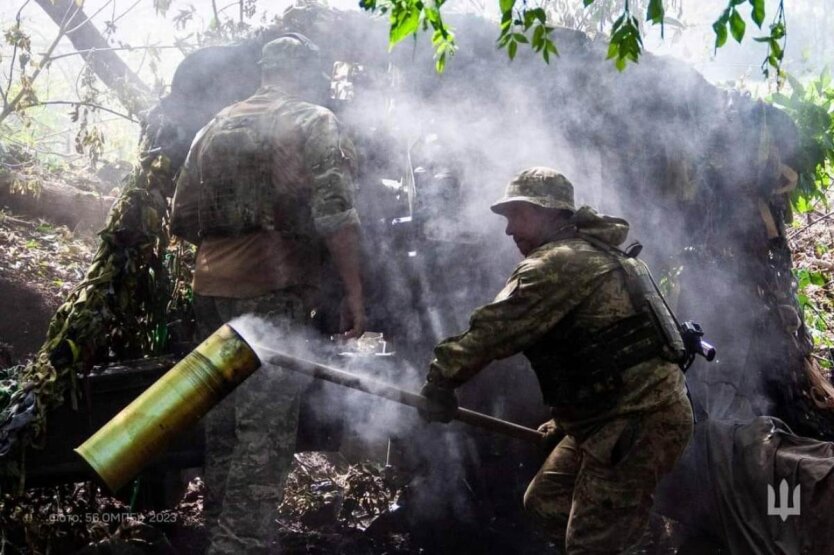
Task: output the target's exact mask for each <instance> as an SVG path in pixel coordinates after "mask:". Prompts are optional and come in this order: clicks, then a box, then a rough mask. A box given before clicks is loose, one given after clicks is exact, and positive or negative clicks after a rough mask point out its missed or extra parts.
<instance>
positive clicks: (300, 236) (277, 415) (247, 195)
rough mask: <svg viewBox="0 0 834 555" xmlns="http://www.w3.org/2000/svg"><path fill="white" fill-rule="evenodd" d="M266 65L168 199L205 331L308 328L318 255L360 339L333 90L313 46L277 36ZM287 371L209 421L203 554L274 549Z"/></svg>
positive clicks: (292, 426)
mask: <svg viewBox="0 0 834 555" xmlns="http://www.w3.org/2000/svg"><path fill="white" fill-rule="evenodd" d="M260 64H261V74H262V75H261V88H260V89H258V91H256V92H255V94H254V95H253V96H251V97H249V98H248V99H246V100H243V101H242V102H239V103H237V104H234V105H232V106H230V107H228V108H226V109H224V110H223V111H221V112H220V113H219V114H217V116H216V117H215V118H214V119H213V120H212V121H211V122H209V124H208V125H207V126H206V127H205V128H203V130H202V131H200V133H198V135H197V137H196V138H195V140H194V143H193V145H192V146H191V150H190V152H189V155H188V158H187V160H186V162H185V166H184V169H183V171H182V174H181V176H180V178H179V181H178V183H177V190H176V194H175V196H174V201H173V210H172V217H171V220H172V223H171V227H172V230H173V232H174V233H175V234H177V235H179V236H180V237H183V238H184V239H186V240H188V241H190V242H192V243H195V244H197V245H198V250H197V262H196V268H195V272H194V283H193V289H194V311H195V313H196V316H197V325H198V329H199V333H200V335H201V336H202V337H207V336H208V335H209V334H211V333H212V332H213V331H214V330H215V329H216V328H218V327H219V326H221V325H222V324H223V323H224V322H227V321H229V320H231V319H232V318H234V317H236V316H239V315H242V314H247V313H254V314H257V315H260V316H262V317H265V318H267V319H268V320H270V321H271V322H273V323H275V324H276V325H278V326H279V327H281V328H282V329H283V330H285V331H289V330H290V329H292V328H296V329H299V328H303V327H304V325H305V324H306V323H308V321H309V319H310V314H311V311H312V310H313V308H314V307H315V303H316V302H317V299H316V297H317V294H318V289H319V283H318V281H319V280H318V276H319V273H320V271H321V265H322V256H323V254H324V251H326V252H327V253H329V255H330V256H331V258H332V259H333V262H334V265H335V267H336V270H337V272H338V274H339V277H340V278H341V280H342V284H343V286H344V293H345V296H344V300H343V303H342V329H343V330H346V331H347V335H348V336H350V337H354V336H358V335H361V334H362V331H363V328H364V319H365V317H364V307H363V297H362V285H361V279H360V269H359V219H358V216H357V213H356V210H355V209H354V205H353V194H354V191H353V189H354V184H353V172H354V168H353V163H354V160H355V156H354V152H353V150H352V147H351V143H350V141H349V140H347V138H346V137H345V136H344V134H343V132H342V129H341V126H340V123H339V121H338V120H337V119H336V116H335V115H334V114H333V113H332V112H331V111H330V110H328V109H326V108H323V107H322V106H319V105H317V104H315V103H314V102H316V101H319V102H320V101H322V100H323V99H324V98H325V96H324V93H325V92H326V91H327V88H326V87H327V85H328V82H327V81H326V80H325V79H324V78H323V74H322V67H321V63H320V60H319V53H318V49H317V48H316V46H315V45H314V44H312V43H311V42H310V41H309V40H308V39H307V38H306V37H304V36H303V35H297V34H289V35H285V36H283V37H281V38H278V39H276V40H273V41H272V42H269V43H267V44H266V45H265V46H264V47H263V52H262V58H261V61H260ZM305 100H307V101H305ZM308 101H309V102H308ZM289 374H290V373H287V372H282V371H278V370H274V369H269V371H266V370H261V371H260V372H257V373H255V374H254V375H253V376H252V377H250V378H249V379H248V380H247V381H246V382H244V383H243V384H242V385H241V386H240V387H239V388H238V389H237V390H236V391H235V392H233V393H232V394H231V395H229V397H228V398H227V399H225V400H224V401H223V402H222V403H221V404H220V405H218V406H217V407H216V408H215V409H214V410H213V411H212V412H210V413H209V414H208V415H207V417H206V471H205V482H206V500H205V514H206V525H207V529H208V531H209V536H210V541H211V545H210V547H209V553H267V552H269V551H270V544H271V543H272V542H273V541H274V540H275V532H276V523H275V519H276V517H277V508H278V505H279V504H280V503H281V500H282V498H283V488H284V482H285V480H286V477H287V474H288V472H289V469H290V464H291V462H292V458H293V453H294V451H295V438H296V428H297V423H298V408H299V395H300V385H299V383H298V381H297V379H294V378H293V377H292V376H290V375H289Z"/></svg>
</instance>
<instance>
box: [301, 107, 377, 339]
mask: <svg viewBox="0 0 834 555" xmlns="http://www.w3.org/2000/svg"><path fill="white" fill-rule="evenodd" d="M308 137H309V138H308V140H307V142H306V143H305V146H304V160H305V161H306V162H307V165H308V170H309V172H310V175H311V176H312V180H313V183H312V187H313V189H312V196H311V205H312V206H311V208H312V214H313V221H314V222H315V226H316V231H317V232H318V233H319V235H321V236H322V237H324V241H325V245H326V247H327V250H328V252H329V253H330V255H331V257H332V258H333V263H334V265H335V266H336V271H337V272H338V274H339V277H340V278H341V280H342V285H343V286H344V293H345V296H344V300H343V304H342V331H346V332H347V333H346V335H347V336H348V337H358V336H360V335H362V332H363V331H364V329H365V306H364V296H363V292H362V273H361V264H360V257H359V253H360V248H359V244H360V242H359V239H360V229H359V216H358V214H357V212H356V208H355V207H354V171H355V160H356V155H355V153H354V151H353V147H352V144H351V143H350V141H349V140H347V138H346V137H343V136H342V132H341V129H340V128H339V122H338V120H337V119H336V117H335V116H334V115H333V114H332V113H331V112H329V111H322V112H321V113H320V114H319V117H317V118H316V119H315V120H314V121H313V123H312V125H311V126H310V128H309V129H308Z"/></svg>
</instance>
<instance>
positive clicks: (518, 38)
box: [513, 33, 530, 44]
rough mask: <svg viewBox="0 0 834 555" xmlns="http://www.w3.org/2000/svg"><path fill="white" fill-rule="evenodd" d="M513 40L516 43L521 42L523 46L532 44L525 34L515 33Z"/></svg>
mask: <svg viewBox="0 0 834 555" xmlns="http://www.w3.org/2000/svg"><path fill="white" fill-rule="evenodd" d="M513 39H514V40H515V41H516V42H520V43H522V44H529V42H530V41H529V40H527V37H526V36H525V35H524V34H523V33H513Z"/></svg>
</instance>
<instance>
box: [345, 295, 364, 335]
mask: <svg viewBox="0 0 834 555" xmlns="http://www.w3.org/2000/svg"><path fill="white" fill-rule="evenodd" d="M339 330H340V331H341V332H342V333H343V334H344V337H345V338H346V339H352V338H355V337H361V336H362V334H363V333H364V332H365V303H364V301H363V300H362V297H361V296H360V297H356V296H348V297H345V298H344V299H342V306H341V310H340V322H339Z"/></svg>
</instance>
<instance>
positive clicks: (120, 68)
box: [35, 0, 151, 114]
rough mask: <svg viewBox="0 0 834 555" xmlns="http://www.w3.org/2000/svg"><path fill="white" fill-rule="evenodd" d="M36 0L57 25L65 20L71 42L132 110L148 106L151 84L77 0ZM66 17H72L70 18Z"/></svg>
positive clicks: (131, 111) (129, 109)
mask: <svg viewBox="0 0 834 555" xmlns="http://www.w3.org/2000/svg"><path fill="white" fill-rule="evenodd" d="M35 1H36V2H37V3H38V5H39V6H40V7H41V8H43V10H44V11H45V12H46V13H47V14H48V15H49V17H50V18H52V21H54V22H55V24H56V25H58V26H59V27H60V26H61V25H62V23H64V24H65V28H66V29H67V38H69V39H70V41H71V42H72V45H73V46H74V47H75V48H76V50H79V51H82V52H83V53H82V56H83V57H84V59H85V60H86V61H87V63H88V64H89V65H90V67H91V68H92V69H93V71H94V72H95V74H96V75H97V76H98V78H99V79H101V81H102V82H103V83H104V84H105V85H107V86H108V87H109V88H110V89H111V90H113V92H115V93H116V96H117V98H118V99H119V101H120V102H121V103H122V105H123V106H124V107H125V108H126V109H127V110H128V111H129V112H130V113H131V114H138V113H139V112H140V111H142V110H146V109H147V108H148V107H149V99H150V97H151V90H150V88H149V87H148V86H147V85H146V84H145V83H144V82H143V81H142V79H140V78H139V76H138V75H136V74H135V73H134V72H133V71H132V70H131V69H130V68H129V67H127V65H126V64H125V63H124V61H123V60H122V59H121V58H120V57H119V55H118V54H117V53H116V52H114V51H112V50H107V49H109V48H110V47H111V45H110V44H109V43H108V42H107V39H105V38H104V37H103V36H102V34H101V33H100V32H99V31H98V29H96V28H95V26H94V25H93V24H92V22H90V21H88V16H87V14H85V13H84V11H83V10H82V9H81V7H79V6H77V5H76V4H75V1H74V0H35ZM66 18H69V19H68V21H67V20H66ZM65 22H66V23H65Z"/></svg>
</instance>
